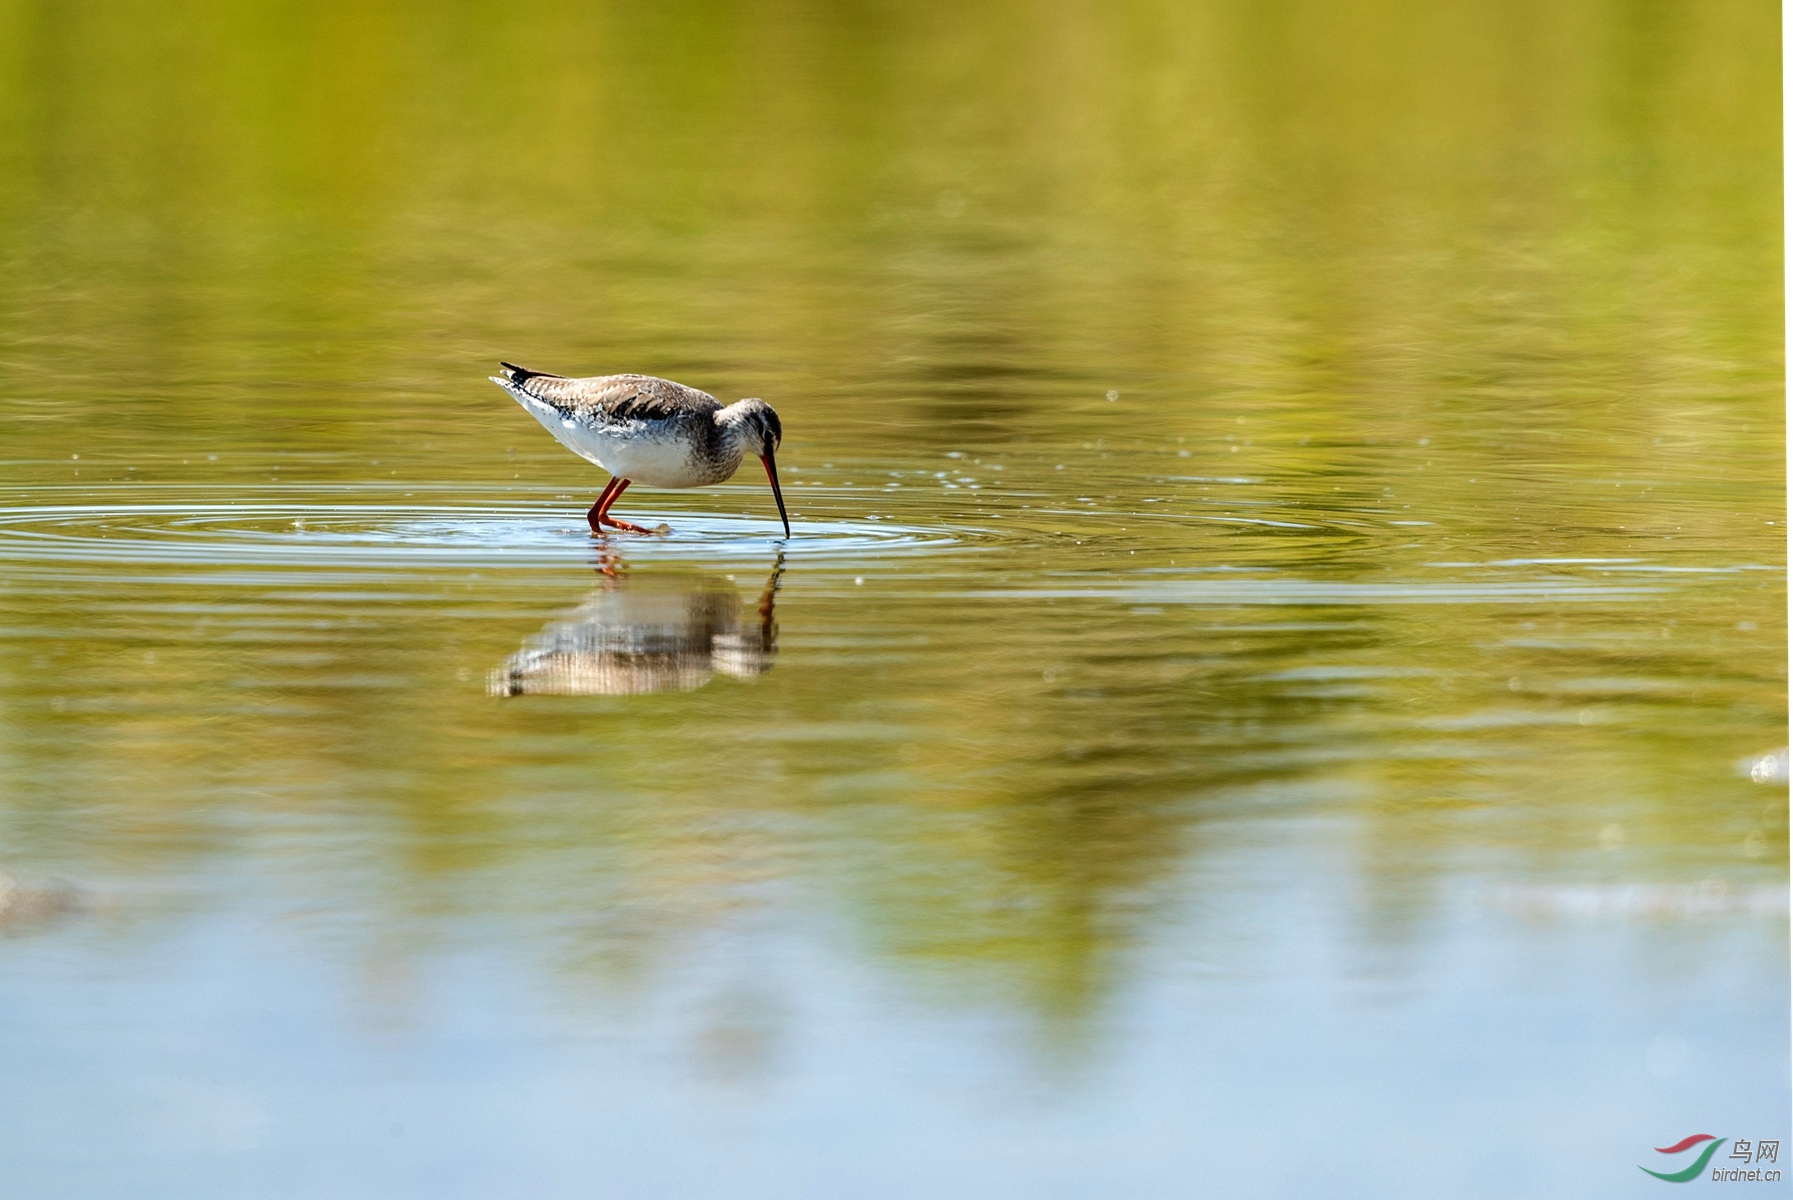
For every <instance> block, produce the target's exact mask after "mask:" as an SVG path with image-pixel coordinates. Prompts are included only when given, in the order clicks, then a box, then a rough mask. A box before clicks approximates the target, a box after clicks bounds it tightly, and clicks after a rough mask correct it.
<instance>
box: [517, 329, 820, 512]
mask: <svg viewBox="0 0 1793 1200" xmlns="http://www.w3.org/2000/svg"><path fill="white" fill-rule="evenodd" d="M499 365H500V366H502V367H503V368H504V375H503V376H502V377H500V376H497V375H494V376H492V382H493V383H495V384H497V385H498V386H499V387H501V388H503V389H504V390H505V391H507V392H509V393H510V394H511V395H513V396H515V397H516V398H517V402H518V403H519V404H521V405H522V406H523V407H524V408H526V409H528V410H529V413H530V415H531V416H533V417H534V418H535V419H536V420H538V421H540V422H541V423H542V424H543V425H545V426H547V428H548V432H549V433H551V434H553V435H554V436H555V437H556V438H558V439H559V440H560V444H561V445H563V446H565V447H566V448H567V449H569V450H571V451H572V452H573V453H574V454H577V455H578V456H579V457H580V458H583V459H586V460H588V461H590V462H594V463H597V464H598V465H599V466H600V467H603V468H604V469H605V470H606V471H609V472H610V475H611V479H610V482H609V483H608V484H606V485H605V487H604V491H603V494H602V495H600V496H599V497H598V502H597V503H596V504H594V505H592V506H591V511H590V512H588V513H586V514H585V519H586V521H588V522H589V523H590V524H591V528H592V532H593V533H599V532H602V531H603V530H605V529H624V530H627V531H629V532H630V533H652V532H654V531H653V530H651V529H643V528H642V527H641V526H639V525H631V524H630V523H629V522H627V521H619V520H617V519H616V518H615V517H612V516H611V515H610V506H611V505H613V504H615V503H616V499H617V497H618V496H621V495H622V494H623V492H624V491H625V490H627V488H628V486H629V485H630V484H631V483H645V484H647V485H648V486H649V487H663V488H689V487H705V486H707V485H709V484H712V483H721V482H722V481H723V480H725V479H727V478H728V477H729V476H731V475H733V474H734V473H735V471H736V469H737V468H739V467H740V465H741V460H742V459H743V458H745V457H746V456H747V455H748V454H749V453H751V454H754V455H755V456H757V457H758V458H759V460H760V462H761V463H763V464H765V468H766V478H767V479H769V480H771V482H772V498H773V499H774V500H776V501H777V502H778V519H779V520H780V521H782V522H784V535H785V536H786V537H790V536H791V519H790V518H789V517H788V516H786V515H785V511H784V493H782V492H780V491H779V490H778V463H777V461H776V460H775V459H774V457H773V455H774V454H775V453H776V451H777V450H778V443H779V442H780V441H781V440H782V439H783V437H784V428H783V426H781V425H780V424H779V423H778V414H777V413H775V412H773V411H772V406H771V405H770V404H767V403H766V402H765V401H764V400H737V401H735V402H734V403H733V404H730V405H728V406H727V407H724V406H723V404H722V402H721V401H719V400H717V399H716V397H714V396H712V395H710V394H709V393H707V392H700V391H698V390H697V389H696V388H692V387H686V386H685V385H684V384H682V383H674V382H673V381H672V380H670V379H656V378H654V377H653V376H652V375H593V376H589V377H587V378H584V379H568V378H566V377H565V376H562V375H549V374H546V373H544V372H542V371H530V370H527V369H525V368H523V367H519V366H516V365H515V364H512V363H500V364H499Z"/></svg>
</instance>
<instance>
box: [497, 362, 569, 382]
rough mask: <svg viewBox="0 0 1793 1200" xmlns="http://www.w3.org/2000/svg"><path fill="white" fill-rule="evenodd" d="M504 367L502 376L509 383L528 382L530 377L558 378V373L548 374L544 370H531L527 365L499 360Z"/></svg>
mask: <svg viewBox="0 0 1793 1200" xmlns="http://www.w3.org/2000/svg"><path fill="white" fill-rule="evenodd" d="M498 365H499V366H501V367H503V368H504V377H505V379H507V380H509V381H510V382H511V383H528V382H529V381H530V380H531V379H536V378H541V379H559V378H560V376H558V375H550V374H548V372H546V371H531V370H530V369H529V368H528V367H519V366H518V365H517V364H516V363H507V362H500V363H499V364H498Z"/></svg>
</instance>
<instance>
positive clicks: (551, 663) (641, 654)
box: [486, 555, 784, 696]
mask: <svg viewBox="0 0 1793 1200" xmlns="http://www.w3.org/2000/svg"><path fill="white" fill-rule="evenodd" d="M783 573H784V556H783V555H780V556H779V558H778V561H777V562H776V563H775V564H774V565H773V567H772V574H771V576H770V577H769V578H768V579H767V580H766V586H765V589H764V590H763V591H762V592H761V593H760V599H759V606H758V610H757V611H756V612H753V613H743V612H742V610H741V596H740V593H739V592H737V591H736V590H735V585H734V584H732V583H730V582H729V581H727V580H725V579H716V578H713V577H699V578H685V579H677V578H659V579H650V580H632V579H611V580H609V581H607V582H606V583H605V584H604V585H603V586H602V587H600V588H599V589H598V590H597V591H595V592H593V593H592V594H591V596H590V597H589V598H588V599H587V600H586V601H585V603H583V604H581V605H580V606H579V607H578V608H576V609H574V610H573V611H572V612H571V613H569V614H568V615H567V617H566V618H565V619H563V620H558V621H552V622H550V623H549V624H548V626H547V628H545V629H543V630H542V631H541V632H540V633H538V634H536V635H535V636H534V637H532V638H530V639H529V641H528V642H527V643H526V644H525V645H524V647H523V648H522V649H521V650H519V651H517V652H516V653H515V654H513V655H511V656H510V657H509V658H507V659H505V660H504V665H503V666H501V667H499V668H498V669H497V670H495V671H493V672H492V673H491V675H490V676H488V678H487V685H486V690H487V691H488V692H490V693H491V694H492V695H494V696H520V695H524V694H526V693H534V694H538V695H551V696H632V695H640V694H642V693H644V692H672V691H681V692H682V691H690V690H691V689H693V688H700V687H702V686H703V685H704V684H706V683H708V682H709V681H710V676H711V675H713V674H716V673H717V672H721V673H722V674H724V675H732V676H734V677H735V678H736V679H753V678H756V677H757V676H760V675H764V674H765V673H766V672H767V671H770V670H771V669H772V658H773V656H774V655H775V654H777V652H778V626H777V625H776V624H774V623H773V620H772V606H773V599H774V597H775V595H776V594H777V592H778V579H779V576H780V575H782V574H783Z"/></svg>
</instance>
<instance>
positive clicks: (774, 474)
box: [760, 450, 791, 537]
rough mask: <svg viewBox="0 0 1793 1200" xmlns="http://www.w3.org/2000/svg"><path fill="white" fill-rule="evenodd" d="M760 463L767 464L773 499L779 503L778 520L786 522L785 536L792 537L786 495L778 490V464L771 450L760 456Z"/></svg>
mask: <svg viewBox="0 0 1793 1200" xmlns="http://www.w3.org/2000/svg"><path fill="white" fill-rule="evenodd" d="M760 461H761V462H763V463H765V464H766V478H767V479H770V480H771V481H772V499H774V500H776V501H778V519H779V520H780V521H783V522H784V535H785V536H786V537H790V536H791V519H790V518H789V517H787V516H785V515H784V493H783V492H781V491H779V490H778V464H777V463H775V462H773V461H772V452H771V451H770V450H768V451H767V452H766V453H764V454H762V455H760Z"/></svg>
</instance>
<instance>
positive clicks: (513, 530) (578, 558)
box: [0, 493, 960, 569]
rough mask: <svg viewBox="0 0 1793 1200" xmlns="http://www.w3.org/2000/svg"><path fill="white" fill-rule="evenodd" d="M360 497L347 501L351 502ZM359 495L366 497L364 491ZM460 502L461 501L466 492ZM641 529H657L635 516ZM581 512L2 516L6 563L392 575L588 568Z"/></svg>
mask: <svg viewBox="0 0 1793 1200" xmlns="http://www.w3.org/2000/svg"><path fill="white" fill-rule="evenodd" d="M353 494H354V493H350V495H353ZM361 494H362V495H365V494H366V493H361ZM461 495H462V496H464V493H461ZM631 515H632V516H633V517H634V518H635V519H636V520H637V521H639V522H641V523H643V524H652V523H655V522H657V520H658V518H655V517H651V516H647V515H644V514H641V513H633V514H631ZM583 517H584V514H583V511H582V510H580V509H579V507H578V506H577V505H573V506H569V505H568V504H567V503H565V502H564V501H549V500H542V499H529V500H519V499H518V498H517V497H516V496H514V495H513V496H506V497H503V498H494V499H493V500H491V501H489V502H484V503H476V502H466V501H465V500H464V499H463V500H462V501H461V502H458V503H454V504H437V503H427V502H417V501H406V502H392V501H383V502H382V501H368V500H365V499H358V498H356V499H351V498H343V499H335V498H315V497H312V496H307V497H305V498H302V499H301V498H297V497H294V498H287V497H282V498H279V499H257V500H244V501H235V500H217V499H209V498H189V497H186V496H183V497H180V498H178V499H160V500H156V501H147V502H141V503H91V502H89V503H68V504H12V505H0V562H6V563H14V564H21V565H23V564H31V563H42V564H46V565H50V564H61V565H64V566H67V565H74V564H92V565H108V564H131V565H145V564H165V565H181V566H202V567H203V566H211V567H245V566H272V567H329V568H342V567H362V568H386V569H393V568H398V569H407V568H414V569H427V568H445V567H447V568H456V567H459V568H478V569H487V568H505V567H544V566H546V567H552V566H564V565H567V564H569V563H574V562H578V563H584V562H585V561H587V560H589V558H590V557H591V554H592V550H593V547H594V544H596V539H594V538H593V537H592V534H591V531H590V530H589V529H588V528H587V526H586V524H585V521H584V519H583ZM666 519H667V520H668V522H669V523H670V524H671V526H672V529H671V531H670V533H669V535H667V536H659V537H643V536H640V535H635V534H619V535H617V536H616V537H614V538H611V539H608V541H609V542H610V543H611V544H613V545H615V546H616V547H617V548H619V549H626V550H627V551H628V553H629V554H630V555H631V556H632V557H653V558H675V559H676V558H706V559H713V558H719V557H720V558H726V557H732V556H735V555H754V556H758V555H763V554H764V553H765V552H766V550H767V549H768V548H769V547H770V546H772V545H774V544H781V545H782V548H783V549H784V550H785V552H786V553H787V554H791V555H803V556H806V557H818V556H819V557H839V558H853V557H857V556H860V555H864V554H870V553H876V554H878V555H880V556H882V555H888V554H892V553H904V552H916V551H923V550H932V549H940V548H944V547H949V546H952V545H955V544H957V543H958V542H959V540H960V539H959V538H958V537H956V536H954V535H953V534H950V533H947V532H943V531H940V530H929V529H923V528H916V527H910V526H903V525H898V524H896V523H893V522H878V521H815V520H805V521H799V522H796V523H794V524H793V527H792V534H793V536H792V537H791V538H790V539H789V540H788V541H786V540H784V539H782V538H781V537H780V532H781V531H780V529H779V526H778V524H777V522H776V521H770V520H765V519H761V518H751V517H740V516H726V515H718V514H712V513H702V512H681V513H672V514H668V515H667V518H666Z"/></svg>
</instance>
